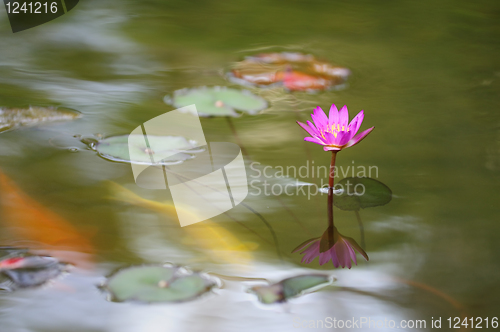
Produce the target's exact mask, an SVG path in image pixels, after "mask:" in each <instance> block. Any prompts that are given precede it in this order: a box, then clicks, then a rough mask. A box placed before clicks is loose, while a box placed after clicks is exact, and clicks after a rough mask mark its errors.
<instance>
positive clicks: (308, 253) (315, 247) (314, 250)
mask: <svg viewBox="0 0 500 332" xmlns="http://www.w3.org/2000/svg"><path fill="white" fill-rule="evenodd" d="M303 253H305V255H304V257H302V260H301V262H302V263H307V264H309V263H311V262H312V261H313V260H314V259H315V258H316V257H317V256H319V241H317V242H314V243H313V244H312V245H311V246H310V247H309V248H307V249H305V250H304V251H302V252H301V254H303Z"/></svg>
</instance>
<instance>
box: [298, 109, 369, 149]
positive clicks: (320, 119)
mask: <svg viewBox="0 0 500 332" xmlns="http://www.w3.org/2000/svg"><path fill="white" fill-rule="evenodd" d="M311 118H312V120H313V122H314V124H313V123H311V122H310V121H307V125H306V124H304V123H302V122H299V121H297V123H298V124H299V126H301V127H302V128H303V129H304V130H305V131H307V132H308V133H309V135H311V137H306V138H304V140H305V141H308V142H313V143H316V144H320V145H323V149H324V150H325V151H340V150H342V149H345V148H348V147H351V146H353V145H355V144H358V143H359V142H360V141H361V140H362V139H363V138H365V137H366V135H368V134H369V133H370V132H371V131H372V130H373V128H375V127H371V128H370V129H366V130H365V131H362V132H361V133H359V134H358V135H356V133H357V132H358V130H359V127H361V123H362V122H363V118H364V114H363V111H361V112H359V113H358V115H356V116H355V117H354V119H352V121H351V122H350V123H349V112H348V110H347V106H345V105H344V107H342V109H341V110H340V112H339V111H338V110H337V107H336V106H335V104H333V105H332V107H331V108H330V115H329V117H326V114H325V112H323V110H322V109H321V108H320V107H319V106H318V107H316V108H315V109H314V112H313V114H311Z"/></svg>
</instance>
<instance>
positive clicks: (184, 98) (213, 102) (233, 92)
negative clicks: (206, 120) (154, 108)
mask: <svg viewBox="0 0 500 332" xmlns="http://www.w3.org/2000/svg"><path fill="white" fill-rule="evenodd" d="M164 101H165V102H166V103H167V104H171V105H173V106H175V107H178V108H181V107H185V106H189V105H192V104H195V105H196V110H197V111H198V114H199V115H200V116H205V117H210V116H231V117H236V116H238V115H239V114H238V112H236V111H241V112H244V113H248V114H256V113H257V112H259V111H261V110H263V109H266V108H267V106H268V104H267V101H266V100H265V99H263V98H261V97H259V96H256V95H254V94H253V93H251V92H250V91H248V90H238V89H231V88H226V87H220V86H214V87H205V86H203V87H197V88H192V89H181V90H177V91H175V92H174V93H173V95H172V97H170V96H166V97H165V98H164Z"/></svg>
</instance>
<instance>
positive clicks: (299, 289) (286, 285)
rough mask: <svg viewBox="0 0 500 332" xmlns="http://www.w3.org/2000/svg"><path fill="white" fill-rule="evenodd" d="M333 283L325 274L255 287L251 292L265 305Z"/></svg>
mask: <svg viewBox="0 0 500 332" xmlns="http://www.w3.org/2000/svg"><path fill="white" fill-rule="evenodd" d="M330 282H331V277H330V276H328V275H324V274H308V275H302V276H297V277H291V278H288V279H284V280H282V281H280V282H278V283H276V284H272V285H268V286H255V287H252V288H251V291H252V292H253V293H255V294H257V296H258V297H259V301H260V302H262V303H265V304H272V303H279V302H285V301H286V300H288V299H290V298H292V297H295V296H298V295H301V294H303V293H304V292H306V291H311V290H313V289H317V287H319V286H325V285H327V284H329V283H330Z"/></svg>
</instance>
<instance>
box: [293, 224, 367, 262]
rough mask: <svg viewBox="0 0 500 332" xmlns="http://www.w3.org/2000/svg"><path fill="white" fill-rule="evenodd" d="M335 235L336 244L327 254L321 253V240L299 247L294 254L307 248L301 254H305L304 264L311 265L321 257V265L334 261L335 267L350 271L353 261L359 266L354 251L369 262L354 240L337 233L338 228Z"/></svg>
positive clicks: (311, 240) (305, 243)
mask: <svg viewBox="0 0 500 332" xmlns="http://www.w3.org/2000/svg"><path fill="white" fill-rule="evenodd" d="M334 234H335V235H334V238H335V244H334V245H333V246H332V247H331V248H330V249H328V250H327V251H325V252H321V250H320V243H321V238H315V239H310V240H308V241H306V242H304V243H302V244H301V245H299V246H298V247H297V248H295V250H293V251H292V252H297V251H299V250H302V249H304V248H305V249H304V250H303V251H301V252H300V253H301V254H305V255H304V257H302V263H307V264H309V263H311V262H312V261H313V260H314V259H315V258H316V257H318V256H319V265H323V264H325V263H327V262H328V261H332V263H333V266H335V267H337V268H338V267H340V266H341V267H342V268H344V267H347V268H349V269H350V268H351V267H352V263H351V260H352V261H353V262H354V264H355V265H357V264H358V262H357V259H356V252H355V251H354V249H356V251H358V252H359V253H360V254H361V255H362V256H363V257H364V258H365V259H366V260H368V255H367V254H366V252H365V251H364V250H363V249H362V248H361V247H360V246H359V244H357V242H356V241H355V240H354V239H352V238H350V237H347V236H343V235H342V234H340V233H339V232H338V231H337V228H334Z"/></svg>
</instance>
